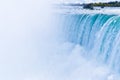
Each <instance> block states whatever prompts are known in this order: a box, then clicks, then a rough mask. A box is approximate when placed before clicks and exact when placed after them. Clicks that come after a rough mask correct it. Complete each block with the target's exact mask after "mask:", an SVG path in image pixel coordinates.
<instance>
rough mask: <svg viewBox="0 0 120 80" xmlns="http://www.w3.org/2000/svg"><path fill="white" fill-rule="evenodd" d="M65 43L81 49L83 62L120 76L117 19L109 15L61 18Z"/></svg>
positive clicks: (119, 35) (119, 20)
mask: <svg viewBox="0 0 120 80" xmlns="http://www.w3.org/2000/svg"><path fill="white" fill-rule="evenodd" d="M57 18H58V19H59V20H58V21H57V23H59V24H60V25H56V26H59V27H60V28H61V34H60V36H61V37H62V38H64V41H65V42H66V41H67V42H71V43H73V44H75V45H80V46H82V47H83V48H84V49H85V51H86V52H87V53H86V54H84V57H85V58H89V59H94V60H96V61H97V62H98V63H99V64H105V65H107V67H108V68H110V69H112V70H113V71H114V72H117V73H120V62H119V61H120V16H118V15H108V14H60V15H57Z"/></svg>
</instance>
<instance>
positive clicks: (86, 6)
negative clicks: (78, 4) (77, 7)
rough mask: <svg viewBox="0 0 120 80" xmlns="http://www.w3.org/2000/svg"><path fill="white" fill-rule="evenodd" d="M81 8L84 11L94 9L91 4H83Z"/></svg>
mask: <svg viewBox="0 0 120 80" xmlns="http://www.w3.org/2000/svg"><path fill="white" fill-rule="evenodd" d="M83 8H84V9H91V10H93V9H94V8H93V5H92V4H84V5H83Z"/></svg>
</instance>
